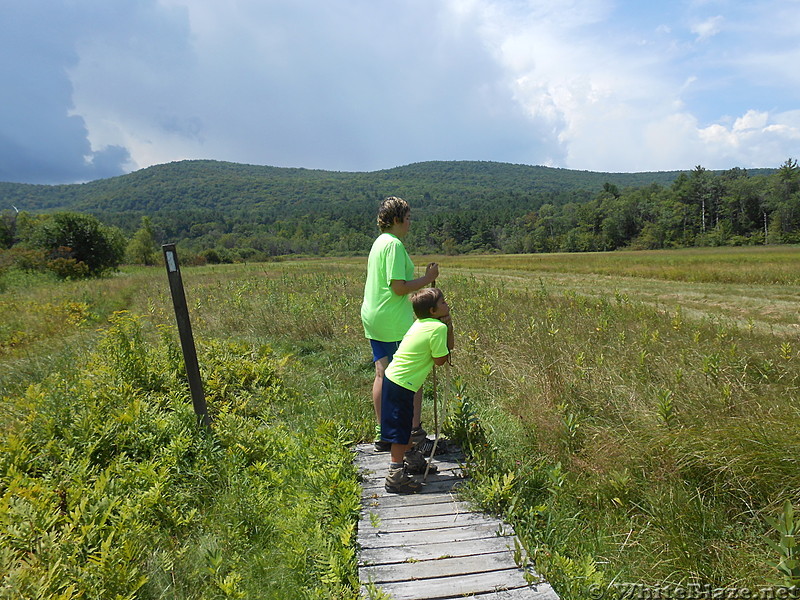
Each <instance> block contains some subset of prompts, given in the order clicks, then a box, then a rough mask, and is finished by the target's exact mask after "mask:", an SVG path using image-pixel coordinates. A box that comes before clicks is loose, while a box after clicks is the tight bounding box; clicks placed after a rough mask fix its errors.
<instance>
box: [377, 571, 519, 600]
mask: <svg viewBox="0 0 800 600" xmlns="http://www.w3.org/2000/svg"><path fill="white" fill-rule="evenodd" d="M377 587H378V588H379V589H380V590H382V591H384V592H386V593H388V594H389V595H390V596H391V597H392V598H393V599H394V600H438V599H443V598H454V597H456V598H457V597H459V596H462V597H463V596H465V595H467V594H482V593H483V594H485V593H490V592H495V593H496V592H498V591H501V590H515V589H520V588H526V587H527V584H526V583H525V580H524V579H523V577H522V574H521V573H520V570H519V569H516V568H514V569H506V570H503V571H491V572H489V573H476V574H471V575H462V576H461V577H440V578H433V579H422V580H417V581H398V582H391V583H382V584H378V585H377Z"/></svg>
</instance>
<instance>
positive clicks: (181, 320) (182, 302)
mask: <svg viewBox="0 0 800 600" xmlns="http://www.w3.org/2000/svg"><path fill="white" fill-rule="evenodd" d="M161 249H162V250H163V251H164V261H165V262H166V265H167V277H168V278H169V290H170V292H171V293H172V305H173V306H174V307H175V319H176V320H177V322H178V334H179V335H180V338H181V349H182V350H183V362H184V364H185V365H186V376H187V378H188V379H189V390H190V391H191V393H192V404H193V405H194V414H196V415H197V423H198V424H200V423H202V424H203V425H205V426H206V427H208V426H209V425H210V424H211V420H210V419H209V416H208V409H207V408H206V397H205V393H204V392H203V382H202V380H201V379H200V367H199V365H198V363H197V350H196V349H195V346H194V337H193V336H192V324H191V322H190V321H189V308H188V306H187V305H186V294H185V293H184V291H183V280H182V279H181V270H180V267H179V266H178V253H177V252H176V251H175V244H164V245H163V246H161Z"/></svg>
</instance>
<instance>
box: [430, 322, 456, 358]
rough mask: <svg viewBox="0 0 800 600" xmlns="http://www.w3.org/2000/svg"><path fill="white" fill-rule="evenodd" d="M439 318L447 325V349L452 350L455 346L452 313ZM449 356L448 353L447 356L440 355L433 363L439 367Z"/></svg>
mask: <svg viewBox="0 0 800 600" xmlns="http://www.w3.org/2000/svg"><path fill="white" fill-rule="evenodd" d="M439 320H440V321H441V322H442V323H444V324H445V325H447V349H448V350H450V352H452V351H453V348H454V347H455V336H454V335H453V318H452V317H451V316H450V315H447V316H445V317H442V318H441V319H439ZM448 358H450V354H447V355H445V356H440V357H439V358H434V359H433V364H435V365H436V366H437V367H441V366H442V365H443V364H444V363H446V362H447V359H448Z"/></svg>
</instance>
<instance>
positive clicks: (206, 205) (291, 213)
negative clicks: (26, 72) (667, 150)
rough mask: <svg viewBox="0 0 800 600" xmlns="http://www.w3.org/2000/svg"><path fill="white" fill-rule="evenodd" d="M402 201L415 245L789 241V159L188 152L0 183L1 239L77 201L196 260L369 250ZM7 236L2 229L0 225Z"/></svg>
mask: <svg viewBox="0 0 800 600" xmlns="http://www.w3.org/2000/svg"><path fill="white" fill-rule="evenodd" d="M387 195H397V196H401V197H403V198H405V199H406V200H408V201H409V202H410V204H411V205H412V208H413V219H414V225H413V227H412V231H411V234H410V235H409V238H408V239H407V240H406V243H407V246H408V247H409V249H410V250H411V251H412V252H415V253H444V254H464V253H472V252H503V253H530V252H557V251H568V252H574V251H603V250H614V249H617V248H647V249H657V248H674V247H685V246H718V245H749V244H764V243H797V242H800V168H799V167H798V164H797V161H796V160H793V159H788V160H787V161H786V162H785V163H784V164H783V165H781V166H780V167H779V168H777V169H755V170H750V171H746V170H744V169H740V168H734V169H730V170H727V171H710V170H707V169H704V168H703V167H701V166H697V167H695V169H693V170H691V171H688V172H679V171H671V172H653V173H593V172H588V171H572V170H567V169H556V168H550V167H540V166H526V165H513V164H506V163H492V162H470V161H456V162H424V163H415V164H411V165H407V166H403V167H397V168H394V169H387V170H382V171H376V172H371V173H345V172H332V171H321V170H308V169H294V168H278V167H268V166H253V165H242V164H235V163H225V162H216V161H208V160H189V161H181V162H174V163H170V164H164V165H158V166H154V167H149V168H146V169H142V170H140V171H136V172H134V173H130V174H128V175H123V176H120V177H115V178H110V179H104V180H98V181H92V182H89V183H84V184H72V185H56V186H44V185H30V184H15V183H0V210H2V214H3V219H2V222H1V223H0V229H3V228H5V230H6V231H5V235H0V240H5V245H6V247H8V246H10V245H11V244H13V241H14V240H13V235H11V234H10V233H9V232H8V230H9V228H11V227H12V224H13V221H14V218H15V215H16V212H15V210H19V211H22V212H24V213H52V212H58V211H75V212H80V213H88V214H92V215H94V216H96V217H97V218H98V219H100V220H101V221H102V222H104V223H105V224H107V225H113V226H117V227H119V228H121V229H122V230H123V231H124V232H125V233H126V234H127V235H132V234H133V232H134V231H136V229H137V228H138V227H139V225H140V223H141V222H142V217H148V218H149V219H150V222H152V226H153V228H154V231H155V237H156V240H157V241H158V242H162V243H164V242H177V243H178V245H179V248H180V249H181V250H182V251H183V252H184V254H185V255H187V256H194V257H196V258H197V260H198V262H234V261H248V260H264V259H268V258H270V257H273V256H280V255H287V254H310V255H354V254H365V253H366V252H368V250H369V247H370V244H371V242H372V240H373V239H374V236H375V233H376V227H375V213H376V209H377V205H378V203H379V201H380V200H381V199H382V198H383V197H385V196H387ZM3 233H4V232H2V231H0V234H3Z"/></svg>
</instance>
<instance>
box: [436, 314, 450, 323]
mask: <svg viewBox="0 0 800 600" xmlns="http://www.w3.org/2000/svg"><path fill="white" fill-rule="evenodd" d="M439 320H440V321H441V322H442V323H444V324H445V325H450V324H451V323H452V322H453V317H452V316H450V313H447V314H446V315H442V316H441V317H439Z"/></svg>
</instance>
